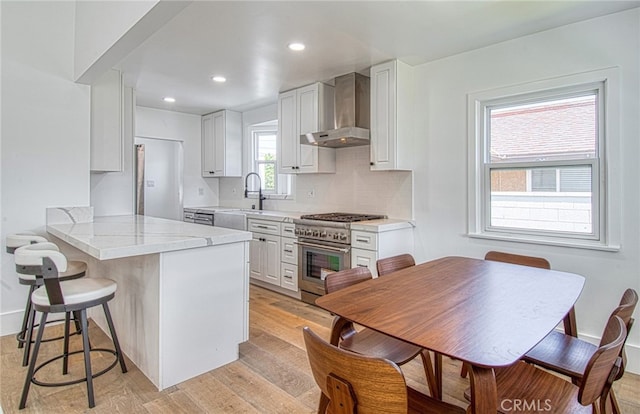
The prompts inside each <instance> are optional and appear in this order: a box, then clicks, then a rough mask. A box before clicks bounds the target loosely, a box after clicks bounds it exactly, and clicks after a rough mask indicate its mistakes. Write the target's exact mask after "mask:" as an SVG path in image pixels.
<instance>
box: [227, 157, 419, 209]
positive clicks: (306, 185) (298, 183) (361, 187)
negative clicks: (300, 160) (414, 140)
mask: <svg viewBox="0 0 640 414" xmlns="http://www.w3.org/2000/svg"><path fill="white" fill-rule="evenodd" d="M369 160H370V156H369V147H368V146H362V147H351V148H340V149H337V150H336V173H335V174H299V175H297V176H296V178H295V186H294V199H293V200H266V201H265V202H264V209H265V210H284V211H301V212H308V213H318V212H325V213H326V212H333V211H342V212H350V213H375V214H386V215H387V216H389V217H392V218H404V219H412V218H413V198H412V197H413V175H412V172H411V171H371V170H370V166H369ZM234 189H235V193H234ZM243 191H244V181H243V179H239V178H222V179H220V205H221V206H233V207H250V206H251V204H255V203H256V200H253V199H249V200H247V199H244V198H243V194H242V193H243Z"/></svg>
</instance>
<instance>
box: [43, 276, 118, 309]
mask: <svg viewBox="0 0 640 414" xmlns="http://www.w3.org/2000/svg"><path fill="white" fill-rule="evenodd" d="M60 288H61V289H62V296H64V303H65V305H67V307H71V305H78V304H80V305H83V306H84V305H85V304H86V303H87V302H91V301H94V300H100V299H101V298H105V297H107V296H109V295H112V294H113V293H115V291H116V288H117V285H116V282H114V281H113V280H111V279H92V278H83V279H79V280H72V281H69V282H65V283H60ZM31 301H32V302H33V304H34V305H37V306H39V307H40V306H42V307H48V306H51V304H50V303H49V296H48V295H47V289H46V288H45V286H42V287H39V288H38V289H36V290H35V291H34V292H33V293H32V294H31Z"/></svg>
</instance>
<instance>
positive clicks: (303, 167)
mask: <svg viewBox="0 0 640 414" xmlns="http://www.w3.org/2000/svg"><path fill="white" fill-rule="evenodd" d="M332 128H333V87H332V86H329V85H325V84H324V83H320V82H317V83H314V84H312V85H309V86H305V87H302V88H298V89H295V90H292V91H288V92H284V93H281V94H280V95H279V96H278V146H277V149H278V154H277V157H278V160H279V161H280V171H279V172H280V173H281V174H292V173H293V174H298V173H334V172H336V154H335V150H334V149H332V148H318V147H316V146H313V145H301V144H300V135H303V134H306V133H308V132H318V131H322V130H327V129H332Z"/></svg>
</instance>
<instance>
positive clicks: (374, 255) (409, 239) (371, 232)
mask: <svg viewBox="0 0 640 414" xmlns="http://www.w3.org/2000/svg"><path fill="white" fill-rule="evenodd" d="M354 227H355V226H354ZM402 253H409V254H413V227H412V226H411V224H409V223H408V222H407V223H406V225H396V226H394V228H393V229H392V230H386V231H380V230H379V229H376V228H375V227H372V228H371V229H366V230H365V229H364V228H363V229H355V230H353V229H352V230H351V267H358V266H363V267H368V268H369V271H370V272H371V274H372V275H373V277H378V271H377V270H376V261H377V260H378V259H382V258H385V257H391V256H395V255H398V254H402Z"/></svg>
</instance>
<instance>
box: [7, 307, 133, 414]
mask: <svg viewBox="0 0 640 414" xmlns="http://www.w3.org/2000/svg"><path fill="white" fill-rule="evenodd" d="M102 308H103V310H104V314H105V317H106V319H107V324H108V325H109V331H110V333H111V338H112V340H113V346H114V348H115V351H111V350H107V349H97V350H98V351H108V352H111V353H114V354H115V355H116V357H117V359H118V360H117V362H116V361H114V362H113V364H112V365H111V366H110V367H108V368H106V369H104V370H102V371H101V372H97V373H96V374H94V373H93V372H92V368H91V344H90V342H89V329H88V321H87V310H86V309H82V310H80V311H74V318H76V324H77V325H79V328H80V332H81V334H82V353H83V356H84V370H85V378H84V379H80V380H73V381H71V382H66V383H43V382H41V381H38V380H36V379H35V378H34V374H35V373H36V372H37V371H38V370H39V369H40V368H41V367H42V366H44V365H46V364H48V363H50V362H53V361H54V360H56V359H59V358H62V360H63V362H62V364H63V365H62V372H63V374H67V372H68V356H69V355H70V354H74V353H77V352H79V351H77V352H72V353H69V336H70V332H69V330H70V326H71V316H70V315H71V312H66V315H65V327H64V329H65V334H64V353H63V354H62V355H61V356H58V357H56V358H53V359H50V360H49V361H47V362H44V363H43V364H41V365H40V366H37V365H36V363H37V359H38V352H39V351H40V345H41V343H42V342H44V341H43V340H42V336H43V333H44V328H45V325H46V320H47V316H48V312H42V316H41V318H40V325H39V327H38V331H37V334H36V339H35V341H34V346H33V353H32V355H31V358H30V360H29V363H28V365H29V368H28V370H27V376H26V379H25V382H24V387H23V389H22V397H21V399H20V405H19V408H20V409H23V408H25V406H26V404H27V397H28V395H29V389H30V387H31V383H32V382H33V383H35V384H37V385H44V386H62V385H70V384H74V383H77V382H82V381H86V382H87V400H88V403H89V408H93V407H95V396H94V392H93V378H94V377H97V376H99V375H102V374H104V373H105V372H106V371H108V370H110V369H111V368H112V367H114V366H115V365H116V364H117V363H118V362H119V363H120V368H121V369H122V372H123V373H126V372H127V366H126V364H125V361H124V354H123V353H122V350H121V349H120V342H119V341H118V337H117V335H116V330H115V328H114V325H113V319H112V318H111V312H110V311H109V306H108V305H107V303H103V304H102ZM34 317H35V311H33V312H31V313H30V317H29V318H30V319H33V318H34ZM32 332H33V323H31V325H30V329H27V331H26V334H27V340H26V341H25V344H26V345H27V348H29V344H30V343H31V336H32Z"/></svg>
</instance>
